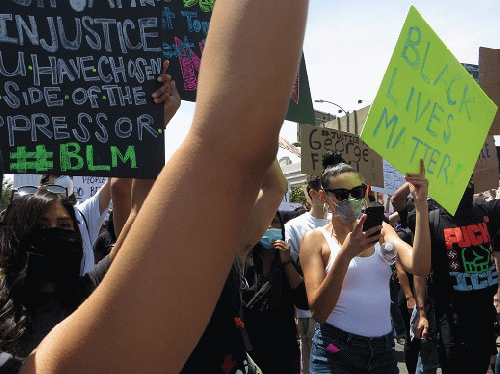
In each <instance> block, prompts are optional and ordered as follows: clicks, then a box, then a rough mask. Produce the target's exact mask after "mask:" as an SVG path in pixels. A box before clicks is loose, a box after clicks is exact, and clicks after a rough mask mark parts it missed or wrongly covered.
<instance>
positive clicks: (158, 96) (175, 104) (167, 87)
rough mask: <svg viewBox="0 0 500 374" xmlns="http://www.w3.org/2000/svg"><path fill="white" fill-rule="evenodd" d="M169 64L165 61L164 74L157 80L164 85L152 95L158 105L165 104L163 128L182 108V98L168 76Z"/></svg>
mask: <svg viewBox="0 0 500 374" xmlns="http://www.w3.org/2000/svg"><path fill="white" fill-rule="evenodd" d="M168 65H169V62H168V60H165V61H163V71H162V74H161V75H160V76H159V77H158V78H157V81H158V82H160V83H162V85H161V87H160V88H159V89H158V90H157V91H156V92H155V93H153V94H152V95H151V97H152V98H153V100H154V102H155V103H156V104H160V103H163V126H164V127H166V126H167V124H168V123H169V122H170V120H171V119H172V117H173V116H174V115H175V113H176V112H177V109H179V107H180V106H181V97H180V95H179V91H177V87H176V86H175V81H173V80H172V77H171V76H170V75H168V74H167V68H168Z"/></svg>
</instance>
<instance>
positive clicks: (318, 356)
mask: <svg viewBox="0 0 500 374" xmlns="http://www.w3.org/2000/svg"><path fill="white" fill-rule="evenodd" d="M337 349H338V350H337ZM309 371H310V373H311V374H316V373H329V374H363V373H367V374H368V373H369V374H376V373H379V374H396V373H399V369H398V366H397V359H396V351H395V349H394V334H393V333H392V332H390V333H389V334H387V335H384V336H380V337H375V338H369V337H365V336H360V335H356V334H351V333H348V332H346V331H343V330H341V329H339V328H337V327H335V326H332V325H330V324H328V323H323V324H317V325H316V331H315V333H314V338H313V342H312V349H311V362H310V364H309Z"/></svg>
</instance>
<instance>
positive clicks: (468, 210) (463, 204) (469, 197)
mask: <svg viewBox="0 0 500 374" xmlns="http://www.w3.org/2000/svg"><path fill="white" fill-rule="evenodd" d="M473 201H474V185H473V184H472V183H471V182H469V184H468V185H467V187H466V188H465V192H464V194H463V196H462V199H461V200H460V203H459V204H458V208H457V211H456V212H455V215H454V217H466V216H469V215H471V214H472V205H473Z"/></svg>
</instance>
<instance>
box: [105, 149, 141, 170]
mask: <svg viewBox="0 0 500 374" xmlns="http://www.w3.org/2000/svg"><path fill="white" fill-rule="evenodd" d="M118 158H120V160H121V161H122V162H123V163H126V162H127V160H130V168H132V169H137V160H136V156H135V149H134V146H133V145H129V146H128V147H127V150H126V151H125V155H122V153H121V152H120V150H119V149H118V147H116V146H113V145H112V146H111V166H112V167H114V168H116V167H117V165H118Z"/></svg>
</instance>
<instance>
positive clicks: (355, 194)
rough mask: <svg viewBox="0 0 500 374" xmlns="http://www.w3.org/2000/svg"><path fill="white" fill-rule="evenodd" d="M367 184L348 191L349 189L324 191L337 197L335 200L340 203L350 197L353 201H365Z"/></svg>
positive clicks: (328, 189)
mask: <svg viewBox="0 0 500 374" xmlns="http://www.w3.org/2000/svg"><path fill="white" fill-rule="evenodd" d="M366 187H367V186H366V184H364V183H363V184H361V186H356V187H354V188H351V189H350V190H348V189H347V188H334V189H331V188H327V189H323V190H324V191H325V192H331V193H333V194H334V195H335V198H336V199H337V200H339V201H343V200H347V199H348V198H349V195H351V197H352V198H353V199H363V198H364V197H365V196H366Z"/></svg>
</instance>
